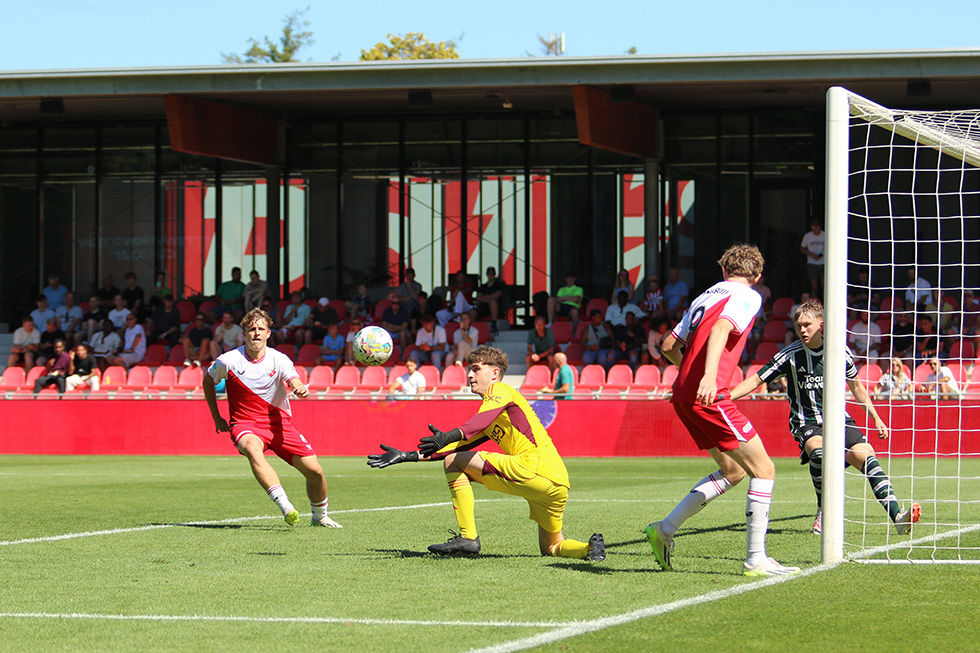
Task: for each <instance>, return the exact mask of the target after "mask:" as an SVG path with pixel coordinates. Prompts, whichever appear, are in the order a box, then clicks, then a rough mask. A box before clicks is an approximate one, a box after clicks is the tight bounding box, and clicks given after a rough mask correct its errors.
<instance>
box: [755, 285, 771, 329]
mask: <svg viewBox="0 0 980 653" xmlns="http://www.w3.org/2000/svg"><path fill="white" fill-rule="evenodd" d="M752 290H754V291H756V292H757V293H759V296H760V297H762V307H761V308H760V309H759V314H758V315H756V321H758V320H759V318H762V319H763V320H765V319H766V317H767V316H768V315H769V311H770V309H771V308H772V290H770V289H769V286H767V285H766V277H765V275H761V276H760V277H759V280H758V281H756V282H755V284H753V285H752Z"/></svg>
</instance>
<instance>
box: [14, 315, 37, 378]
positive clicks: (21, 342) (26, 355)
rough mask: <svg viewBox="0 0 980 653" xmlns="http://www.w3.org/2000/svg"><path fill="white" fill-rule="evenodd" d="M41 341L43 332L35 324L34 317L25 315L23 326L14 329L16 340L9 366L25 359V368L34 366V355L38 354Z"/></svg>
mask: <svg viewBox="0 0 980 653" xmlns="http://www.w3.org/2000/svg"><path fill="white" fill-rule="evenodd" d="M40 342H41V332H40V331H39V330H38V328H37V327H36V326H35V324H34V318H32V317H31V316H30V315H25V316H24V319H23V320H21V326H20V328H18V329H17V330H16V331H14V342H13V344H12V345H11V346H10V356H8V357H7V367H13V366H14V365H17V364H18V363H20V362H21V361H24V369H26V370H30V369H31V368H32V367H34V357H35V356H37V346H38V343H40Z"/></svg>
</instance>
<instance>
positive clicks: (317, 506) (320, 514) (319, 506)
mask: <svg viewBox="0 0 980 653" xmlns="http://www.w3.org/2000/svg"><path fill="white" fill-rule="evenodd" d="M328 501H329V499H324V500H323V503H313V502H312V501H311V502H310V508H311V509H312V510H313V521H320V520H321V519H323V518H324V517H326V516H327V502H328Z"/></svg>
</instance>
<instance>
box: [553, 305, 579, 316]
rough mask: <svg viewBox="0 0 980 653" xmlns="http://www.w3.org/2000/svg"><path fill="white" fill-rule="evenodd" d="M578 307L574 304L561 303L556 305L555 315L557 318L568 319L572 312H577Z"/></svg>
mask: <svg viewBox="0 0 980 653" xmlns="http://www.w3.org/2000/svg"><path fill="white" fill-rule="evenodd" d="M577 310H578V306H576V305H575V304H566V303H564V302H563V303H561V304H559V305H558V311H557V312H556V313H555V314H556V315H557V317H568V316H569V315H571V314H572V311H577Z"/></svg>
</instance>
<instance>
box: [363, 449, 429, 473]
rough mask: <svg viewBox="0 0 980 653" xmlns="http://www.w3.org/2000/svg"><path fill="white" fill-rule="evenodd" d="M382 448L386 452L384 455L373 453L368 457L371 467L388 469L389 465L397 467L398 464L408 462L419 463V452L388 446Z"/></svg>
mask: <svg viewBox="0 0 980 653" xmlns="http://www.w3.org/2000/svg"><path fill="white" fill-rule="evenodd" d="M381 448H382V449H384V450H385V452H384V453H373V454H370V455H368V462H367V464H368V465H370V466H371V467H377V468H378V469H381V468H382V467H387V466H388V465H397V464H398V463H406V462H407V463H417V462H418V461H419V452H418V451H402V450H401V449H395V448H394V447H389V446H388V445H386V444H383V445H381Z"/></svg>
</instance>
